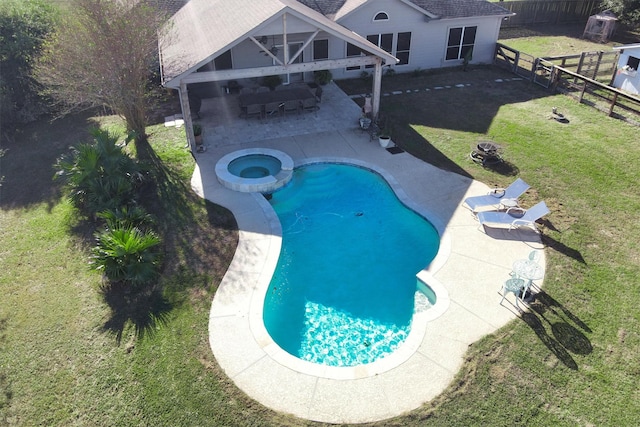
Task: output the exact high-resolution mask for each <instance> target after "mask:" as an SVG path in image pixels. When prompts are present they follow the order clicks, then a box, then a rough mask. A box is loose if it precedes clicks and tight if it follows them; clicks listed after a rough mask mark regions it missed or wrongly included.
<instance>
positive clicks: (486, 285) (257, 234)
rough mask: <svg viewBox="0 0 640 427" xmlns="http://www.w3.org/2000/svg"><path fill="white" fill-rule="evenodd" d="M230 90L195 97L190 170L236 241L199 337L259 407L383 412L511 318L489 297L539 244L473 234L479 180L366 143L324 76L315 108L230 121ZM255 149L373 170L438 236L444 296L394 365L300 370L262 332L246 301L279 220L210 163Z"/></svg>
mask: <svg viewBox="0 0 640 427" xmlns="http://www.w3.org/2000/svg"><path fill="white" fill-rule="evenodd" d="M231 99H232V98H231V97H228V98H224V99H221V98H218V99H211V100H205V101H204V103H203V107H202V116H203V117H202V120H203V121H204V127H205V144H206V145H207V151H206V152H204V153H198V154H196V160H197V167H196V170H195V172H194V175H193V178H192V186H193V188H194V189H195V191H197V192H198V194H200V195H201V196H202V197H205V198H207V199H209V200H211V201H212V202H214V203H217V204H219V205H222V206H224V207H226V208H228V209H230V210H231V211H232V212H233V214H234V216H235V218H236V220H237V223H238V227H239V234H240V241H239V244H238V249H237V251H236V254H235V257H234V258H233V261H232V263H231V265H230V267H229V270H228V271H227V273H226V275H225V277H224V279H223V280H222V282H221V284H220V287H219V289H218V291H217V293H216V295H215V297H214V300H213V303H212V307H211V313H210V322H209V339H210V345H211V348H212V351H213V353H214V355H215V357H216V360H217V361H218V363H219V364H220V366H221V367H222V369H223V370H224V371H225V372H226V374H227V375H228V376H229V377H230V378H231V379H232V380H233V381H234V382H235V384H236V385H237V386H238V387H239V388H240V389H242V390H243V391H244V392H245V393H247V394H248V395H249V396H250V397H252V398H253V399H255V400H257V401H259V402H261V403H262V404H264V405H265V406H267V407H269V408H272V409H274V410H277V411H281V412H285V413H290V414H293V415H295V416H298V417H301V418H305V419H309V420H314V421H322V422H329V423H360V422H368V421H376V420H383V419H386V418H390V417H393V416H397V415H400V414H402V413H405V412H407V411H411V410H412V409H415V408H417V407H419V406H420V405H422V404H423V403H425V402H428V401H429V400H431V399H433V398H435V397H436V396H438V395H439V394H440V393H442V392H443V391H444V390H445V388H446V387H447V386H448V385H449V384H450V382H451V381H452V379H453V378H454V376H455V374H456V372H457V371H458V370H459V369H460V367H461V366H462V363H463V356H464V354H465V352H466V350H467V348H468V346H469V345H470V344H472V343H473V342H475V341H477V340H478V339H480V338H481V337H483V336H485V335H487V334H490V333H492V332H494V331H496V330H497V329H498V328H500V327H502V326H504V325H506V324H507V323H508V322H510V321H511V320H513V319H515V318H516V317H517V316H518V311H517V310H516V308H515V306H514V305H513V301H514V300H513V295H512V294H509V295H508V296H507V298H506V299H505V302H504V304H503V305H500V304H499V303H500V299H501V298H502V296H501V294H500V292H501V289H502V284H503V283H504V281H505V280H507V279H508V278H509V277H510V276H509V273H510V271H511V267H512V264H513V262H514V261H516V260H518V259H522V258H527V256H528V255H529V253H530V252H531V251H532V250H533V249H542V248H543V246H542V244H541V242H540V239H539V236H538V235H537V234H535V233H534V232H532V231H530V230H514V231H507V230H506V229H505V230H499V229H493V230H489V229H487V233H489V234H487V233H485V231H484V230H482V228H480V227H479V225H478V222H477V221H476V220H475V219H474V217H473V216H472V215H471V213H470V212H469V210H468V209H466V208H464V207H462V206H461V204H462V201H463V200H464V198H465V197H468V196H472V195H480V194H486V192H487V191H488V190H489V188H488V187H487V186H486V185H484V184H482V183H480V182H477V181H473V180H470V179H468V178H466V177H463V176H461V175H458V174H454V173H450V172H446V171H443V170H441V169H438V168H436V167H433V166H431V165H429V164H427V163H425V162H423V161H421V160H418V159H416V158H414V157H413V156H411V155H410V154H408V153H400V154H390V153H389V152H387V151H386V150H385V149H383V148H381V147H380V146H379V145H378V142H377V141H370V140H369V136H368V135H367V134H365V133H363V132H362V131H361V130H360V129H358V127H357V121H358V118H359V117H360V109H359V107H358V106H357V105H356V104H355V103H354V102H353V101H352V100H351V99H350V98H348V97H347V96H346V95H344V94H343V93H342V92H341V91H340V90H339V89H338V88H337V87H336V86H334V85H329V86H328V87H327V88H326V89H325V92H324V97H323V102H322V104H321V109H320V111H319V112H318V114H314V113H304V114H303V115H301V116H291V117H288V118H286V119H275V120H267V121H260V120H259V119H249V120H246V119H241V120H239V119H238V118H237V115H236V111H235V110H234V108H235V107H236V106H235V105H234V104H233V101H232V100H231ZM230 100H231V101H230ZM258 147H262V148H270V149H276V150H281V151H284V152H285V153H287V154H288V155H289V156H291V157H292V158H293V159H294V161H295V163H296V164H302V163H305V162H309V161H315V160H320V161H326V160H337V161H354V162H356V163H357V164H360V165H368V166H370V167H371V168H373V169H375V170H381V171H383V172H384V175H385V176H386V177H387V178H389V179H391V180H392V181H393V186H394V189H396V190H397V189H401V191H400V194H399V196H400V198H401V200H403V201H405V202H407V203H408V204H410V205H412V206H415V207H417V210H418V211H419V212H421V213H424V214H426V216H427V217H428V219H429V220H431V222H433V223H434V225H436V226H437V228H439V230H440V231H441V233H443V234H444V235H445V236H446V238H445V240H443V244H442V247H443V248H442V250H441V253H440V254H439V255H438V258H437V262H435V263H434V264H433V265H432V266H431V267H430V268H429V270H428V272H429V273H430V274H431V276H432V277H433V280H434V282H437V283H439V284H440V285H441V286H442V287H443V288H444V289H446V291H447V292H448V299H449V306H448V308H447V310H446V311H445V312H444V313H442V314H441V315H440V316H439V317H437V318H435V319H433V320H429V321H428V322H425V324H424V325H421V326H420V328H419V329H420V330H424V333H423V334H422V333H421V334H420V337H419V340H418V342H417V344H416V345H415V347H412V348H410V349H408V350H404V353H405V354H404V355H403V356H402V357H400V358H397V360H399V363H398V364H397V366H386V367H385V368H384V369H383V370H382V371H375V370H369V369H367V366H366V365H364V366H363V367H360V368H351V369H350V370H345V371H343V374H342V376H341V377H340V378H336V377H335V376H334V378H327V375H323V372H322V368H321V367H320V368H318V369H316V370H311V371H310V372H307V373H304V372H300V370H302V369H292V368H291V364H289V363H282V362H283V360H285V362H286V361H287V359H286V356H285V357H283V355H282V353H283V352H282V350H280V349H279V348H274V346H275V344H274V343H273V342H272V341H271V340H270V339H269V337H268V336H266V337H265V331H264V326H263V325H262V321H261V319H260V318H256V312H259V310H256V307H257V306H260V305H261V304H262V298H263V296H264V292H265V289H266V286H268V283H269V281H270V279H271V276H272V273H273V271H274V269H275V266H276V263H277V261H278V256H279V252H280V245H281V229H280V224H279V221H278V220H277V217H276V216H275V214H274V213H273V211H272V209H271V207H270V206H269V204H268V202H267V201H266V200H265V199H264V197H263V196H261V195H257V194H247V193H239V192H234V191H232V190H228V189H226V188H224V187H223V186H222V185H221V184H220V183H219V182H218V180H217V179H216V176H215V171H214V169H215V164H216V162H217V160H218V159H220V158H221V157H222V156H224V155H225V154H228V153H230V152H232V151H235V150H240V149H245V148H258ZM478 167H480V166H478ZM345 243H348V242H345ZM381 250H384V249H383V248H381ZM540 263H542V264H544V256H543V257H542V258H541V260H540ZM541 284H542V281H536V285H538V286H540V285H541ZM416 327H417V326H416ZM275 347H277V346H275ZM401 350H402V349H401ZM291 358H293V357H291ZM293 364H294V365H295V362H293ZM329 376H331V375H329Z"/></svg>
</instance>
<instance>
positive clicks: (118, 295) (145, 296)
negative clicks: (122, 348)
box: [100, 284, 173, 345]
mask: <svg viewBox="0 0 640 427" xmlns="http://www.w3.org/2000/svg"><path fill="white" fill-rule="evenodd" d="M100 293H101V294H102V298H103V299H104V302H105V303H106V304H107V305H108V306H109V308H110V309H111V315H110V317H109V319H108V320H107V321H106V322H105V324H104V325H103V330H105V331H109V332H111V333H113V334H114V335H115V337H116V341H117V343H118V345H119V344H120V342H121V341H122V334H123V332H124V330H125V329H126V327H127V325H128V324H129V323H130V324H131V325H132V326H133V328H134V330H135V334H136V337H137V338H144V337H145V336H152V335H153V334H154V332H155V331H156V329H157V328H158V327H160V326H162V325H164V324H166V323H167V320H168V317H169V313H170V312H171V310H172V309H173V305H172V304H171V303H170V302H169V301H168V300H167V299H166V298H165V297H164V296H163V293H162V289H161V288H160V287H159V286H150V287H144V286H141V287H138V288H133V287H130V286H127V285H122V284H109V285H104V286H102V287H101V289H100Z"/></svg>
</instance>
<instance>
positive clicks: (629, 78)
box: [613, 43, 640, 95]
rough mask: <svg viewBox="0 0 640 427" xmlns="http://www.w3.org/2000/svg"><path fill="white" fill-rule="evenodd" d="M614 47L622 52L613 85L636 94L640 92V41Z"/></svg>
mask: <svg viewBox="0 0 640 427" xmlns="http://www.w3.org/2000/svg"><path fill="white" fill-rule="evenodd" d="M613 49H614V50H618V51H619V52H620V56H618V66H617V71H616V75H615V77H614V78H613V86H614V87H617V88H618V89H621V90H624V91H625V92H629V93H631V94H634V95H638V94H640V75H639V74H638V68H639V67H640V43H638V44H627V45H623V46H616V47H614V48H613Z"/></svg>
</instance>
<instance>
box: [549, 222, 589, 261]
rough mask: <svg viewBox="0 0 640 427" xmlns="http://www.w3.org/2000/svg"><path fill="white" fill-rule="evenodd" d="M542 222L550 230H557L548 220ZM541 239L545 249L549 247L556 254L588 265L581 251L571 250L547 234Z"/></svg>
mask: <svg viewBox="0 0 640 427" xmlns="http://www.w3.org/2000/svg"><path fill="white" fill-rule="evenodd" d="M541 222H542V224H543V225H544V226H545V227H547V228H550V229H555V227H553V226H552V225H551V223H550V222H549V221H548V220H541ZM552 227H553V228H552ZM556 231H557V230H556ZM541 238H542V243H543V244H544V246H545V247H548V248H549V249H553V250H554V251H556V252H560V253H561V254H563V255H565V256H567V257H569V258H573V259H575V260H576V261H578V262H580V263H582V264H586V263H587V262H586V261H585V259H584V257H583V256H582V254H581V253H580V252H579V251H577V250H575V249H573V248H570V247H569V246H567V245H565V244H564V243H562V242H559V241H557V240H556V239H554V238H553V237H551V236H549V235H547V234H541Z"/></svg>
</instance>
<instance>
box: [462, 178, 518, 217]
mask: <svg viewBox="0 0 640 427" xmlns="http://www.w3.org/2000/svg"><path fill="white" fill-rule="evenodd" d="M528 189H529V184H527V183H526V182H524V181H523V180H521V179H520V178H518V179H516V180H515V181H513V182H512V183H511V185H509V186H508V187H507V188H496V189H494V190H492V191H491V192H490V193H489V194H486V195H484V196H473V197H467V198H466V199H464V202H463V203H465V204H466V205H467V206H468V207H469V209H471V212H473V213H476V210H477V209H478V208H482V207H486V206H493V207H495V208H497V207H498V206H499V205H500V201H501V200H506V199H517V198H518V197H520V196H522V195H523V194H524V192H525V191H527V190H528Z"/></svg>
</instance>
